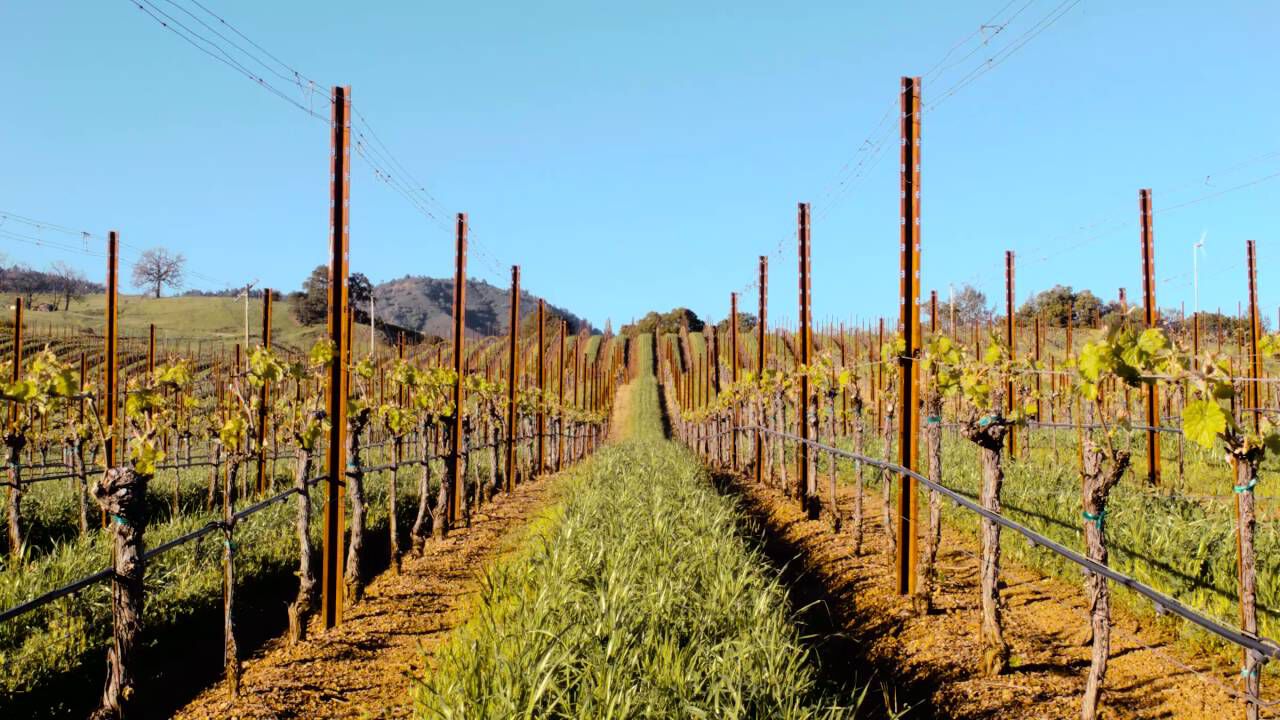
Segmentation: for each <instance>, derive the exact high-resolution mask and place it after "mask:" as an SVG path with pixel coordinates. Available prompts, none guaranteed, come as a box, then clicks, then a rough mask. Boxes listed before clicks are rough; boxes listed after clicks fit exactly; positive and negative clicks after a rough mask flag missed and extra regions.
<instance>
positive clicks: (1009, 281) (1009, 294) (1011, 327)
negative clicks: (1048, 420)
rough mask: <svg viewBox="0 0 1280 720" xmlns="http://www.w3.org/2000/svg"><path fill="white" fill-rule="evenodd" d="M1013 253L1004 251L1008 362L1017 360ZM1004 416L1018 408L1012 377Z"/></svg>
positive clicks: (1013, 433) (1014, 447)
mask: <svg viewBox="0 0 1280 720" xmlns="http://www.w3.org/2000/svg"><path fill="white" fill-rule="evenodd" d="M1013 271H1014V267H1013V251H1012V250H1005V251H1004V308H1005V318H1004V333H1005V339H1006V340H1007V341H1008V343H1009V360H1011V361H1014V360H1017V359H1018V305H1017V302H1016V300H1015V296H1014V277H1013ZM1004 394H1005V403H1004V404H1005V414H1006V415H1012V414H1013V410H1014V408H1016V407H1018V398H1017V394H1018V389H1017V387H1016V386H1015V385H1014V384H1013V377H1012V376H1010V377H1009V379H1008V380H1007V381H1006V382H1005V386H1004ZM1017 456H1018V431H1017V428H1011V429H1010V430H1009V458H1010V459H1013V458H1016V457H1017Z"/></svg>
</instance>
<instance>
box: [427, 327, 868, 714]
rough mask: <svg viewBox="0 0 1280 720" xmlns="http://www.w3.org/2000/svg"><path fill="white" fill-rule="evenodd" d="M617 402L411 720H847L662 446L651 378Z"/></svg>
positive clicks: (695, 480)
mask: <svg viewBox="0 0 1280 720" xmlns="http://www.w3.org/2000/svg"><path fill="white" fill-rule="evenodd" d="M639 347H641V348H644V350H642V356H641V358H640V361H641V362H642V363H645V364H647V363H648V362H649V360H650V358H649V357H648V355H649V353H648V348H649V347H650V346H649V344H648V343H647V342H644V341H642V342H641V343H640V345H639ZM629 392H630V398H629V400H628V403H629V405H630V412H631V413H632V414H631V419H630V425H629V427H630V432H629V436H628V438H627V439H626V440H624V441H622V442H620V443H617V444H614V445H611V446H609V447H606V448H604V449H603V450H601V451H600V452H599V453H597V454H596V455H594V456H593V457H592V458H591V459H589V460H588V461H587V462H585V463H583V464H582V465H580V466H578V467H577V468H575V469H573V470H572V471H570V472H569V473H568V475H567V476H566V477H564V478H562V479H560V482H563V483H565V484H566V498H565V500H564V501H563V504H562V505H561V506H560V507H559V508H558V509H557V510H556V511H555V512H554V513H553V514H552V515H551V516H549V517H548V518H547V519H546V520H545V522H544V525H545V527H544V529H542V531H541V532H539V533H537V534H536V535H534V536H533V537H532V538H531V539H529V540H528V541H527V542H526V543H525V545H524V547H523V549H522V550H521V551H519V552H518V553H517V554H515V555H514V556H512V557H510V558H508V559H507V560H505V561H503V562H501V563H499V564H498V565H497V566H496V567H494V568H492V569H490V570H489V571H488V572H487V575H486V577H485V581H484V586H483V589H482V591H481V596H480V599H479V605H478V607H477V608H476V610H475V613H474V615H473V617H472V619H471V620H470V621H469V622H468V623H467V624H466V625H464V626H463V627H462V628H460V629H459V630H458V631H457V632H456V633H455V635H454V636H453V638H452V639H451V640H450V642H449V643H448V644H447V645H446V646H445V647H444V648H442V649H441V651H440V652H439V654H438V655H437V657H436V661H437V666H436V668H435V669H434V671H432V672H430V673H429V675H428V676H427V677H424V678H422V680H421V682H420V684H419V685H418V686H417V688H416V689H415V703H416V712H417V715H418V716H419V717H430V718H435V717H440V718H463V717H465V718H483V717H504V718H505V717H516V716H524V717H531V716H534V717H558V718H602V717H716V718H720V717H727V718H747V717H795V718H800V717H815V716H829V715H843V714H851V713H852V710H851V709H838V708H834V707H833V706H832V704H831V703H830V702H828V701H826V700H825V699H824V698H823V697H822V696H821V692H820V691H819V689H818V682H817V678H816V674H815V671H814V668H813V664H812V658H811V656H810V654H809V652H808V651H807V650H806V649H805V648H804V647H803V646H802V645H801V644H800V641H799V637H798V635H797V633H796V630H795V627H794V625H793V624H792V622H791V618H790V615H789V612H790V611H789V609H788V606H787V601H786V597H785V593H784V591H783V589H782V587H781V586H780V585H779V583H778V582H777V580H776V579H775V578H774V577H773V576H772V573H771V572H770V571H768V570H767V569H766V566H765V565H764V563H763V561H762V559H761V558H760V557H759V556H758V555H757V554H756V553H755V552H754V551H753V550H752V549H751V548H750V546H749V544H748V541H747V540H746V539H745V538H744V537H742V536H741V535H740V534H739V528H740V527H741V523H742V521H743V519H742V516H741V514H740V512H739V510H738V509H737V508H736V506H735V505H734V503H733V502H732V501H731V500H729V499H727V498H725V497H722V496H720V495H719V494H717V493H716V492H715V490H714V488H713V487H712V486H711V483H710V480H709V478H708V476H707V474H706V471H705V470H704V469H702V468H701V465H700V463H699V462H698V461H697V459H696V458H695V457H694V456H693V455H692V454H691V453H690V452H689V451H687V450H685V449H683V448H681V447H680V446H678V445H677V444H676V443H674V442H671V441H668V440H665V439H663V438H662V430H661V420H660V410H659V405H658V398H657V390H656V383H655V381H654V379H653V377H652V375H651V374H644V373H642V375H641V379H639V380H637V381H636V382H635V383H633V384H632V386H631V388H630V389H629ZM854 704H855V705H856V698H855V703H854Z"/></svg>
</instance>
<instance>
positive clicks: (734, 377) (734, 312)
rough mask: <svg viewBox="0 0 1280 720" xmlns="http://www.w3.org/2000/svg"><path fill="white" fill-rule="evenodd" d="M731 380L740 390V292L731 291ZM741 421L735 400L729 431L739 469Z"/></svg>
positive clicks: (733, 461)
mask: <svg viewBox="0 0 1280 720" xmlns="http://www.w3.org/2000/svg"><path fill="white" fill-rule="evenodd" d="M729 344H730V345H731V346H732V347H731V349H730V354H729V374H730V375H729V380H730V381H731V382H732V383H733V392H734V393H735V397H736V393H737V392H738V293H736V292H735V293H729ZM740 423H741V417H740V414H739V408H738V401H737V400H734V401H733V425H732V432H731V433H729V452H730V467H732V468H733V470H734V472H737V470H738V425H739V424H740Z"/></svg>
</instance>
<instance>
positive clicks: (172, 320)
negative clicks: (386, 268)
mask: <svg viewBox="0 0 1280 720" xmlns="http://www.w3.org/2000/svg"><path fill="white" fill-rule="evenodd" d="M36 302H37V303H40V302H52V298H50V297H48V296H44V295H41V296H37V297H36ZM290 304H291V303H290V301H289V300H286V299H281V300H277V301H275V302H274V303H272V312H271V337H272V341H273V342H274V343H275V344H277V345H279V346H281V347H289V348H295V349H306V348H308V347H310V345H311V344H312V343H314V342H315V341H316V340H317V339H319V338H320V337H321V336H322V335H323V334H324V332H325V326H324V325H323V324H320V325H311V326H303V325H299V324H298V322H297V321H296V320H294V318H293V313H292V312H291V311H290V310H291V308H290ZM58 307H59V308H61V307H62V305H61V304H59V305H58ZM105 315H106V295H88V296H86V297H85V298H84V300H82V301H79V302H77V301H72V303H71V308H70V309H69V310H67V311H66V312H63V311H61V310H59V311H57V312H39V311H29V312H27V313H26V316H25V318H24V323H23V324H24V325H25V326H26V327H27V329H28V332H31V333H35V334H39V335H49V334H51V333H52V334H57V333H60V332H62V331H63V330H64V329H67V330H69V331H72V332H80V331H84V330H89V331H92V332H95V333H98V334H101V333H102V332H103V323H104V317H105ZM118 317H119V333H120V336H121V337H129V338H141V339H143V340H145V339H146V337H147V333H148V326H149V325H152V324H154V325H155V326H156V338H157V339H158V340H162V341H163V340H166V339H170V340H174V341H175V342H182V343H185V340H186V339H187V338H202V339H205V340H215V341H222V342H225V343H227V344H232V343H236V342H241V343H242V342H243V341H244V300H243V299H241V300H237V299H235V298H224V297H161V298H153V297H146V296H142V295H121V296H120V304H119V316H118ZM261 331H262V300H261V298H258V299H252V300H250V301H249V341H250V342H251V343H255V342H258V338H259V336H260V334H261ZM178 338H181V339H182V340H181V341H178V340H177V339H178ZM355 342H356V345H357V347H358V348H366V347H368V342H369V327H368V325H359V326H358V328H357V329H356V331H355ZM379 342H381V341H379ZM179 347H180V348H181V350H179V352H180V353H181V352H185V345H179Z"/></svg>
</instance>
